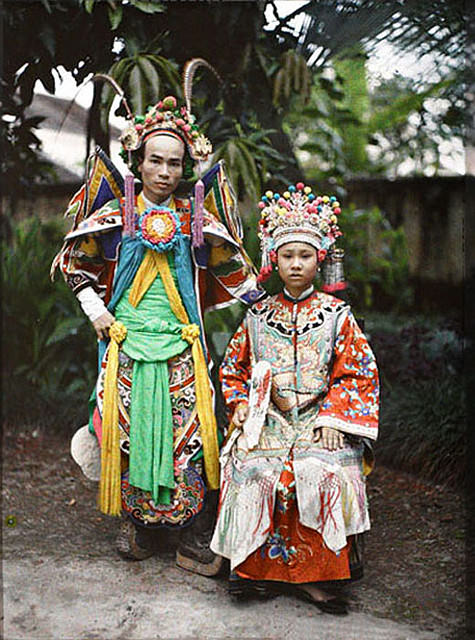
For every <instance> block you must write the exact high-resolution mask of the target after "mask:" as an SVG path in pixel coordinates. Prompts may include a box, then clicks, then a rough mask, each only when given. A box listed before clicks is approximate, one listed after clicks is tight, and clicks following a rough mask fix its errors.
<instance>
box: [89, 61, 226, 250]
mask: <svg viewBox="0 0 475 640" xmlns="http://www.w3.org/2000/svg"><path fill="white" fill-rule="evenodd" d="M200 66H204V67H206V68H208V69H210V70H211V71H212V72H213V73H214V74H215V75H216V77H217V78H218V80H219V81H220V82H222V81H221V77H220V76H219V74H218V73H217V71H216V69H214V67H212V66H211V65H210V64H209V63H208V62H206V60H203V59H202V58H193V59H192V60H190V61H188V62H187V63H186V64H185V67H184V70H183V93H184V96H185V102H186V106H180V107H179V106H178V102H177V99H176V98H175V97H174V96H167V97H166V98H164V99H163V100H160V101H159V102H157V104H155V105H152V106H149V107H147V109H146V112H145V114H144V115H134V114H133V113H132V111H131V110H130V107H129V105H128V104H127V101H126V99H125V95H124V92H123V90H122V89H121V87H120V86H119V85H118V84H117V82H116V81H115V80H114V79H113V78H111V77H110V76H107V75H105V74H96V75H95V76H94V77H93V79H94V80H95V79H97V80H106V81H107V82H109V83H110V84H111V85H112V86H113V88H114V89H115V91H116V92H117V93H118V95H119V96H120V97H121V99H122V102H123V104H124V106H125V109H126V111H127V118H128V120H129V123H128V125H127V127H126V129H125V130H124V132H123V133H122V135H121V136H120V141H121V143H122V149H121V155H122V157H123V158H124V160H125V162H126V163H127V165H128V167H129V169H130V171H131V173H130V174H129V175H128V176H126V178H125V221H124V231H125V233H126V234H132V233H133V232H134V222H133V217H134V211H133V201H134V175H135V176H137V165H138V162H139V157H138V154H137V151H138V150H139V149H140V148H141V147H142V145H143V144H144V143H145V142H146V141H147V140H148V139H149V137H152V136H153V135H155V134H161V133H164V134H166V135H170V136H173V137H178V138H179V139H180V140H182V141H183V142H184V144H185V149H186V152H187V154H188V156H189V158H191V161H192V162H188V163H187V161H186V155H187V154H185V168H184V175H185V177H191V174H192V165H193V162H197V163H198V174H199V180H198V182H197V183H196V185H195V189H194V192H195V202H194V222H193V231H194V233H193V245H194V246H199V245H201V244H202V243H203V231H202V227H203V200H204V185H203V182H202V180H201V165H200V163H201V161H204V160H206V159H207V158H208V155H209V154H210V153H212V151H213V147H212V145H211V142H210V141H209V140H208V138H206V137H205V136H204V135H203V133H202V132H201V131H200V129H199V126H198V125H197V124H196V118H195V116H194V115H192V113H191V95H192V84H193V77H194V74H195V72H196V70H197V69H198V68H199V67H200Z"/></svg>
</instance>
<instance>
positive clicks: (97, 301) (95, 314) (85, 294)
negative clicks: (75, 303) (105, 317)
mask: <svg viewBox="0 0 475 640" xmlns="http://www.w3.org/2000/svg"><path fill="white" fill-rule="evenodd" d="M76 297H77V299H78V300H79V303H80V305H81V307H82V310H83V311H84V313H85V314H86V315H87V317H88V318H89V320H90V321H91V322H94V320H97V318H99V316H102V314H103V313H105V312H106V311H107V307H106V305H105V304H104V301H103V300H102V298H101V297H100V296H99V294H98V293H96V292H95V291H94V289H93V288H92V287H86V288H85V289H82V290H81V291H79V293H78V294H77V295H76Z"/></svg>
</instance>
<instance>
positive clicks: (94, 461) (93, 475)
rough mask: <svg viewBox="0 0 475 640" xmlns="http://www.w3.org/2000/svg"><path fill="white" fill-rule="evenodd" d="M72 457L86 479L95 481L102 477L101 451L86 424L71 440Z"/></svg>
mask: <svg viewBox="0 0 475 640" xmlns="http://www.w3.org/2000/svg"><path fill="white" fill-rule="evenodd" d="M71 456H72V457H73V460H74V462H76V463H77V464H78V465H79V466H80V467H81V471H82V472H83V473H84V475H85V476H86V478H89V480H95V481H96V482H97V481H98V480H99V479H100V477H101V449H100V447H99V443H98V442H97V438H96V436H95V435H94V434H92V433H91V432H90V431H89V426H88V425H87V424H86V425H85V426H84V427H81V428H80V429H78V430H77V431H76V433H75V434H74V435H73V437H72V439H71Z"/></svg>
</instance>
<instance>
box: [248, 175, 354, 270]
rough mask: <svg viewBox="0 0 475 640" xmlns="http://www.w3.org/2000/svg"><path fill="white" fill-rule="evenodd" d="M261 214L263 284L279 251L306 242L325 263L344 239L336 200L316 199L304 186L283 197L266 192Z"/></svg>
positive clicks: (332, 198) (317, 196)
mask: <svg viewBox="0 0 475 640" xmlns="http://www.w3.org/2000/svg"><path fill="white" fill-rule="evenodd" d="M257 206H258V208H259V210H260V213H261V218H260V220H259V233H258V235H259V238H260V241H261V252H262V266H261V269H260V272H259V276H258V280H259V282H264V281H265V280H267V279H268V278H269V277H270V275H271V273H272V264H273V263H275V261H276V256H277V253H276V252H277V249H279V247H281V246H282V245H283V244H286V243H288V242H305V243H307V244H310V245H312V246H313V247H315V249H317V251H318V261H319V262H323V261H324V260H325V258H326V257H327V255H329V254H330V253H331V249H332V246H333V245H334V243H335V241H336V239H337V238H338V237H339V236H341V235H342V233H341V231H340V229H339V227H338V224H337V215H338V214H339V213H340V212H341V209H340V203H339V202H338V200H337V198H336V197H335V196H331V197H330V196H327V195H322V196H320V195H316V194H314V193H312V188H311V187H309V186H305V184H304V183H303V182H298V183H297V184H296V185H293V184H292V185H289V186H288V188H287V190H286V191H284V192H283V194H282V196H281V195H280V194H279V193H273V192H272V191H266V192H265V194H264V195H263V196H262V198H261V200H260V202H259V203H258V205H257Z"/></svg>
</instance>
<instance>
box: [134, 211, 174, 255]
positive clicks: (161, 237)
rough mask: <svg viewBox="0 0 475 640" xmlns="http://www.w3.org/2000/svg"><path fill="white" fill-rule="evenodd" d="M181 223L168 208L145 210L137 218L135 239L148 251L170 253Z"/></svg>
mask: <svg viewBox="0 0 475 640" xmlns="http://www.w3.org/2000/svg"><path fill="white" fill-rule="evenodd" d="M180 227H181V222H180V219H179V217H178V215H177V214H176V213H175V211H173V209H169V208H168V207H156V208H150V209H146V210H145V211H144V213H143V214H142V215H141V216H140V218H139V228H138V230H137V237H138V238H139V239H140V240H141V241H142V243H143V244H144V245H145V246H146V247H148V248H149V249H153V250H154V251H170V249H172V248H173V246H174V245H175V244H176V243H177V241H178V238H179V234H180Z"/></svg>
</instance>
